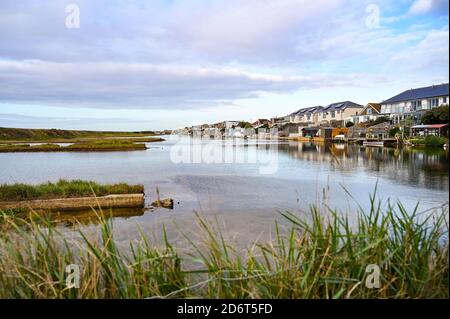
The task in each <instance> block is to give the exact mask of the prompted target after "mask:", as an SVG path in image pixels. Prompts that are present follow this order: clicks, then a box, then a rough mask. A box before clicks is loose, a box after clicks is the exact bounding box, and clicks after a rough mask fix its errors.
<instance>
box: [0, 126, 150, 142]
mask: <svg viewBox="0 0 450 319" xmlns="http://www.w3.org/2000/svg"><path fill="white" fill-rule="evenodd" d="M148 135H153V132H152V131H145V132H110V131H78V130H57V129H49V130H47V129H26V128H6V127H0V141H11V140H13V141H49V140H51V141H55V140H62V141H64V140H68V139H70V140H73V139H77V138H78V139H80V138H106V137H136V136H148Z"/></svg>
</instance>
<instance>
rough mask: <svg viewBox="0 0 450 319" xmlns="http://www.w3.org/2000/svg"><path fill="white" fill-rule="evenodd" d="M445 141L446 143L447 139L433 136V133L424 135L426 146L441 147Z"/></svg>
mask: <svg viewBox="0 0 450 319" xmlns="http://www.w3.org/2000/svg"><path fill="white" fill-rule="evenodd" d="M446 143H447V139H446V138H444V137H440V136H434V135H429V136H427V137H425V145H426V146H436V147H442V146H443V145H444V144H446Z"/></svg>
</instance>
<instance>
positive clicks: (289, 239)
mask: <svg viewBox="0 0 450 319" xmlns="http://www.w3.org/2000/svg"><path fill="white" fill-rule="evenodd" d="M371 203H372V208H371V209H370V210H369V211H365V212H363V211H360V212H359V213H358V214H357V221H356V224H355V225H353V227H351V226H350V222H349V219H347V218H346V217H342V216H340V215H339V214H337V213H336V212H331V211H330V212H327V214H326V216H327V217H325V214H321V213H320V212H319V211H318V210H317V209H316V208H314V207H312V208H311V216H309V218H305V219H299V218H298V217H296V216H294V215H292V214H289V213H286V214H284V217H285V218H287V219H288V220H289V221H290V223H291V230H290V231H289V232H282V231H280V228H279V227H278V226H277V227H276V229H277V232H276V236H275V239H274V240H273V241H270V242H258V243H255V245H252V246H251V247H250V248H249V249H248V250H247V251H246V253H242V252H241V251H239V252H237V251H236V249H234V248H233V246H232V245H230V244H229V243H227V242H226V240H224V238H223V236H222V235H221V232H220V229H219V228H218V227H216V226H215V225H212V224H210V223H209V222H208V221H207V220H205V219H204V218H201V217H199V216H198V224H199V227H200V231H201V233H202V234H203V237H202V238H203V244H204V245H201V244H200V243H199V242H198V241H193V240H190V239H189V238H187V239H188V240H189V241H190V243H191V246H192V250H191V253H190V254H180V253H179V252H178V251H177V249H176V248H175V247H173V246H172V245H171V244H170V243H169V242H168V240H167V238H166V236H164V238H165V241H164V242H165V243H164V244H162V245H154V244H152V243H151V242H150V241H149V240H148V239H147V237H146V236H145V235H143V234H142V235H141V239H140V240H139V241H133V242H130V246H129V247H130V253H129V254H124V253H123V252H121V251H120V250H119V248H118V246H117V244H116V241H115V239H114V236H113V231H112V228H113V224H112V222H111V221H108V222H107V221H105V220H103V219H101V218H100V217H99V218H100V219H101V235H100V236H99V238H94V237H92V236H88V235H86V234H84V233H82V232H80V233H79V235H80V238H79V239H80V240H79V241H76V240H73V241H72V240H69V239H68V238H66V239H64V240H62V237H63V236H64V235H62V234H60V233H58V230H57V229H56V228H54V227H53V226H52V225H51V224H47V228H45V227H44V228H43V227H42V224H41V226H38V225H37V224H35V223H32V222H31V223H30V222H27V221H24V220H19V219H18V218H15V217H11V216H9V215H6V214H5V215H3V216H2V215H1V214H0V219H2V223H1V224H2V225H4V227H6V228H7V229H9V230H8V231H4V232H0V256H1V258H0V298H147V297H157V298H160V297H165V298H188V297H200V298H448V297H449V295H448V284H449V277H448V257H449V256H448V222H446V219H447V214H448V211H446V212H442V214H439V215H433V216H430V217H429V218H428V219H426V220H423V218H422V219H421V218H419V217H421V216H419V215H418V214H417V212H416V211H413V212H407V211H406V210H405V209H404V208H403V207H402V206H401V205H400V204H399V205H398V206H397V207H396V208H395V209H394V208H393V207H390V208H388V209H387V210H386V211H382V210H381V208H380V206H381V205H379V204H378V203H375V201H374V199H373V198H371ZM23 225H26V227H23ZM162 231H163V232H164V230H162ZM69 264H77V265H78V266H79V267H80V270H81V278H80V288H79V289H75V288H71V289H69V288H67V287H66V284H65V282H66V272H65V270H66V266H67V265H69ZM368 265H377V266H379V267H380V286H379V288H375V289H374V288H368V287H367V286H366V284H365V283H366V279H368V277H367V276H368V273H366V269H367V266H368Z"/></svg>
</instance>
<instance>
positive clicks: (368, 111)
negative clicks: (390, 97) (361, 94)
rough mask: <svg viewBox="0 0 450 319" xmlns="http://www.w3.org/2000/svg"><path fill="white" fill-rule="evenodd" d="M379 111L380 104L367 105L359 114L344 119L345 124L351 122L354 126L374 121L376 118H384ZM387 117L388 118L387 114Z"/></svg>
mask: <svg viewBox="0 0 450 319" xmlns="http://www.w3.org/2000/svg"><path fill="white" fill-rule="evenodd" d="M380 111H381V104H380V103H368V104H367V105H366V106H365V107H364V109H363V110H362V111H361V112H359V113H358V114H357V115H352V116H351V117H349V118H346V119H345V122H346V123H347V122H348V121H352V122H353V123H355V124H359V123H365V122H369V121H374V120H376V119H377V118H378V117H381V116H385V115H384V114H382V113H381V112H380ZM387 116H389V114H388V115H387Z"/></svg>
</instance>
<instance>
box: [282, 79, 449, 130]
mask: <svg viewBox="0 0 450 319" xmlns="http://www.w3.org/2000/svg"><path fill="white" fill-rule="evenodd" d="M448 100H449V84H448V83H445V84H439V85H432V86H427V87H422V88H416V89H410V90H407V91H404V92H402V93H400V94H397V95H395V96H393V97H391V98H389V99H387V100H384V101H383V102H381V103H368V104H366V105H365V106H363V105H360V104H358V103H354V102H352V101H344V102H338V103H332V104H330V105H328V106H325V107H323V106H312V107H306V108H302V109H300V110H298V111H296V112H294V113H292V114H290V115H289V116H288V122H290V123H302V124H305V125H314V126H321V125H331V126H345V124H346V123H347V122H350V121H351V122H353V123H354V124H360V123H364V122H369V121H371V120H372V121H374V120H376V119H377V118H379V117H388V118H389V120H390V121H391V123H392V124H398V123H401V122H402V121H403V120H405V119H407V118H410V119H411V120H412V121H413V123H414V124H417V123H418V122H419V121H420V117H421V116H422V115H423V113H425V112H426V111H428V110H431V109H433V108H435V107H438V106H441V105H444V104H446V105H448Z"/></svg>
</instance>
